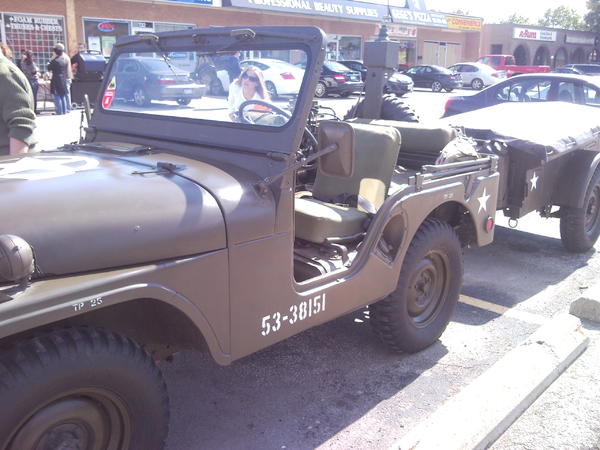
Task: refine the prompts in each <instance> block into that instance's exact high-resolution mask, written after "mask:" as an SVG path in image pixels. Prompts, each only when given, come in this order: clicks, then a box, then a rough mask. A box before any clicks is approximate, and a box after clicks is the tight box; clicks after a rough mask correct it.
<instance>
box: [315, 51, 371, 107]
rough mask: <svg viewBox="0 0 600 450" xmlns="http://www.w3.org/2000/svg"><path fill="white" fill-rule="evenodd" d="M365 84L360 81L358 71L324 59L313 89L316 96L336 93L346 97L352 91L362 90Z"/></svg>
mask: <svg viewBox="0 0 600 450" xmlns="http://www.w3.org/2000/svg"><path fill="white" fill-rule="evenodd" d="M364 87H365V84H364V83H363V82H362V81H361V78H360V72H358V71H356V70H351V69H349V68H348V67H346V66H345V65H343V64H341V63H339V62H337V61H331V60H329V61H325V62H324V63H323V69H322V70H321V76H320V77H319V81H318V82H317V87H316V89H315V96H316V97H319V98H321V97H325V96H327V95H329V94H338V95H340V96H341V97H348V96H349V95H350V94H352V93H353V92H359V91H362V90H363V88H364Z"/></svg>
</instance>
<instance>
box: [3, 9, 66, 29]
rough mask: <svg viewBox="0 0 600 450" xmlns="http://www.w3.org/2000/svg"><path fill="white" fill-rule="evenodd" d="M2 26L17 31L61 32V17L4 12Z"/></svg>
mask: <svg viewBox="0 0 600 450" xmlns="http://www.w3.org/2000/svg"><path fill="white" fill-rule="evenodd" d="M4 27H5V28H6V29H10V30H18V31H48V32H52V33H62V32H63V24H62V19H60V18H58V17H46V16H28V15H23V14H4Z"/></svg>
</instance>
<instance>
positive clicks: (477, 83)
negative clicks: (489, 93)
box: [473, 80, 481, 90]
mask: <svg viewBox="0 0 600 450" xmlns="http://www.w3.org/2000/svg"><path fill="white" fill-rule="evenodd" d="M473 89H477V90H479V89H481V81H480V80H474V81H473Z"/></svg>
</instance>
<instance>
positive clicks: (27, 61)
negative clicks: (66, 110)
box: [20, 50, 40, 114]
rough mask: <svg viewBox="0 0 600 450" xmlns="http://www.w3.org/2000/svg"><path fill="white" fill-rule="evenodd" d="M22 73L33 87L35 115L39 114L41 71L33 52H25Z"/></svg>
mask: <svg viewBox="0 0 600 450" xmlns="http://www.w3.org/2000/svg"><path fill="white" fill-rule="evenodd" d="M20 69H21V71H22V72H23V73H24V74H25V78H27V81H29V84H30V85H31V90H32V91H33V105H34V107H35V113H36V114H37V113H38V112H37V93H38V89H39V86H40V85H39V81H38V79H39V70H38V66H37V65H36V64H35V62H34V61H33V52H32V51H31V50H25V53H24V57H23V59H22V60H21V67H20Z"/></svg>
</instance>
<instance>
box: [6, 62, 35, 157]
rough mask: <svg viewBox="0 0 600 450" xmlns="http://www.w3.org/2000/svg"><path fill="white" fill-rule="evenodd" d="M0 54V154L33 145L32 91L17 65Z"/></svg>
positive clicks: (17, 151) (24, 150) (19, 151)
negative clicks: (0, 113)
mask: <svg viewBox="0 0 600 450" xmlns="http://www.w3.org/2000/svg"><path fill="white" fill-rule="evenodd" d="M2 53H3V54H2V55H0V110H1V112H2V116H1V117H0V155H9V154H10V155H17V154H19V153H24V152H26V151H28V150H30V149H31V148H32V147H33V146H34V145H35V139H34V136H33V130H34V128H35V114H34V112H33V93H32V92H31V85H30V84H29V82H28V81H27V79H26V78H25V75H23V72H21V71H20V70H19V69H18V68H17V66H15V65H14V64H13V63H12V62H11V61H10V60H8V59H7V58H6V57H5V56H4V51H3V52H2Z"/></svg>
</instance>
